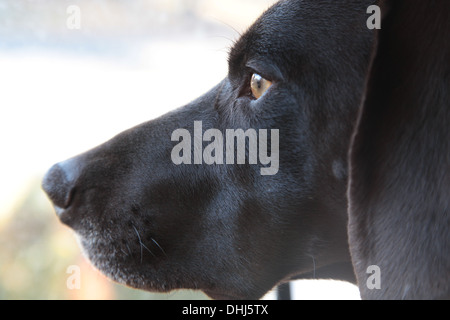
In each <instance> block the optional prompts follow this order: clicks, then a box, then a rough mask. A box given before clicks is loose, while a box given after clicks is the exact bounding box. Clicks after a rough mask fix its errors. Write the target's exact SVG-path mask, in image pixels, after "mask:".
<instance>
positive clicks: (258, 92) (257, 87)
mask: <svg viewBox="0 0 450 320" xmlns="http://www.w3.org/2000/svg"><path fill="white" fill-rule="evenodd" d="M271 85H272V82H271V81H269V80H267V79H264V78H263V77H261V76H260V75H259V74H257V73H254V74H253V75H252V79H251V80H250V89H251V90H252V94H253V97H255V99H259V98H260V97H261V96H262V95H263V94H264V92H266V91H267V89H269V88H270V86H271Z"/></svg>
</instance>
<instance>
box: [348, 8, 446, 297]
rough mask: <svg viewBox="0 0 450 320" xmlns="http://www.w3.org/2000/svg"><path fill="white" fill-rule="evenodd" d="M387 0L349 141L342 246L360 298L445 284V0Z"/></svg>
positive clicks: (442, 289)
mask: <svg viewBox="0 0 450 320" xmlns="http://www.w3.org/2000/svg"><path fill="white" fill-rule="evenodd" d="M388 4H389V12H388V13H387V14H386V15H385V17H384V19H383V21H382V25H381V30H378V31H377V32H378V36H377V48H376V52H375V54H374V58H373V61H372V65H371V70H370V72H369V74H368V78H367V82H366V90H365V97H364V98H363V102H362V105H361V109H360V111H359V112H360V113H359V116H358V121H357V125H356V129H355V132H354V135H353V138H352V143H351V148H350V151H349V179H350V181H349V189H348V197H349V242H350V251H351V255H352V260H353V265H354V268H355V272H356V275H357V279H358V285H359V288H360V291H361V296H362V298H368V299H377V298H381V299H385V298H387V299H391V298H392V299H416V298H418V299H421V298H422V299H428V298H443V297H448V295H449V294H450V254H449V253H450V231H449V228H450V92H449V91H450V41H449V35H450V2H449V1H446V0H435V1H422V0H408V1H400V0H396V1H391V2H390V3H388ZM385 8H387V7H385ZM382 9H383V8H382ZM374 266H375V267H374Z"/></svg>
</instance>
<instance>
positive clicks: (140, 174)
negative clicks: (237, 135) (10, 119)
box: [43, 0, 450, 299]
mask: <svg viewBox="0 0 450 320" xmlns="http://www.w3.org/2000/svg"><path fill="white" fill-rule="evenodd" d="M373 2H374V1H369V0H367V1H366V0H353V1H351V0H348V1H332V0H329V1H327V0H323V1H317V0H314V1H306V0H304V1H300V0H288V1H281V2H279V3H278V4H276V5H275V6H273V7H272V8H270V9H269V10H268V11H267V12H265V13H264V15H263V16H262V17H261V18H260V19H259V20H257V21H256V22H255V24H254V25H253V26H252V27H251V28H250V29H249V30H248V31H247V32H246V33H245V34H244V35H243V36H242V37H241V38H240V40H239V41H238V42H237V43H236V44H235V45H234V47H233V48H232V50H231V52H230V56H229V74H228V76H227V78H225V79H224V80H223V81H222V82H221V83H220V84H218V85H217V86H216V87H215V88H214V89H212V90H211V91H210V92H209V93H207V94H205V95H204V96H202V97H201V98H199V99H198V100H196V101H194V102H192V103H190V104H189V105H187V106H185V107H183V108H181V109H178V110H176V111H174V112H171V113H169V114H167V115H165V116H163V117H161V118H158V119H156V120H153V121H150V122H147V123H144V124H142V125H139V126H137V127H135V128H132V129H130V130H128V131H125V132H123V133H121V134H119V135H118V136H116V137H115V138H113V139H112V140H110V141H108V142H106V143H105V144H103V145H101V146H99V147H97V148H95V149H92V150H91V151H88V152H86V153H84V154H82V155H79V156H77V157H75V158H72V159H69V160H67V161H65V162H62V163H59V164H56V165H55V166H53V167H52V169H50V171H49V172H48V173H47V175H46V177H45V179H44V182H43V188H44V190H45V191H46V192H47V194H48V195H49V197H50V199H51V200H52V201H53V203H54V204H55V207H56V211H57V213H58V216H59V218H60V219H61V221H62V222H63V223H65V224H67V225H69V226H70V227H71V228H73V229H74V230H75V231H76V233H77V234H78V236H79V237H80V240H81V244H82V246H83V249H84V251H85V253H86V255H87V256H88V257H89V259H90V260H91V261H92V263H93V264H94V265H95V266H96V267H97V268H99V269H100V270H101V271H102V272H103V273H105V274H106V275H108V276H109V277H110V278H112V279H114V280H115V281H118V282H120V283H124V284H126V285H129V286H132V287H135V288H140V289H145V290H150V291H164V292H165V291H170V290H173V289H178V288H189V289H199V290H203V291H204V292H205V293H207V294H208V295H209V296H210V297H212V298H243V299H257V298H260V297H261V296H263V295H264V294H265V293H266V292H267V291H268V290H270V289H271V288H272V287H274V286H275V285H277V284H279V283H281V282H284V281H288V280H291V279H295V278H310V277H313V275H314V276H315V277H316V278H334V279H344V280H349V281H355V280H357V281H358V285H359V287H360V290H361V293H362V297H363V298H440V297H445V296H446V295H447V294H448V293H449V288H450V261H449V252H450V250H449V249H450V239H449V231H448V229H449V226H450V218H449V217H450V213H449V210H450V202H449V201H450V200H449V199H450V193H449V192H450V167H449V165H450V133H449V132H450V130H449V125H450V106H449V101H450V97H449V81H450V76H449V74H450V73H449V61H450V49H449V48H450V46H449V40H448V35H449V34H450V28H449V27H450V22H449V21H450V19H449V12H450V10H449V9H450V7H449V2H448V1H445V0H442V1H418V0H414V1H412V0H411V1H400V0H399V1H392V2H386V3H385V2H382V3H378V5H379V6H380V7H381V11H382V15H383V21H382V25H381V27H382V29H381V30H376V29H375V30H371V29H369V28H368V27H367V23H366V22H367V19H368V18H369V14H368V13H367V8H368V7H369V6H370V5H372V4H374V3H373ZM359 111H360V112H359ZM196 121H201V129H200V132H198V131H199V129H198V127H197V128H196V129H195V128H194V127H195V126H196V125H195V124H194V122H196ZM198 123H199V122H197V124H198ZM178 129H185V130H184V131H183V132H188V133H189V134H190V136H191V137H193V142H192V143H191V141H189V143H187V146H192V147H193V148H192V154H191V151H190V150H189V151H188V152H187V151H186V149H183V150H181V151H180V150H178V151H179V152H175V154H176V155H178V156H180V157H182V158H183V159H185V160H186V159H188V160H192V159H194V160H192V163H193V164H188V161H180V162H181V163H177V164H175V163H174V161H173V155H174V150H175V149H174V148H175V147H176V146H177V145H178V144H179V143H181V138H180V137H175V139H174V137H173V133H174V132H175V131H176V130H178ZM208 129H217V130H218V131H220V132H223V134H224V137H227V136H226V135H225V132H226V131H227V129H228V130H230V129H233V130H235V132H237V129H243V130H244V131H246V130H254V132H259V133H260V132H261V131H260V129H268V131H271V130H272V129H276V130H278V132H279V141H276V140H274V139H272V140H271V139H269V137H268V139H267V140H269V141H270V143H268V145H266V147H267V150H266V151H268V154H269V153H270V152H272V156H273V155H276V156H277V161H278V162H277V163H274V166H275V165H276V166H277V167H276V172H275V171H274V172H273V174H266V175H264V174H261V169H262V168H265V167H267V165H266V163H263V162H262V161H260V162H258V163H256V164H254V163H251V162H250V160H249V157H250V154H251V151H252V149H251V147H250V146H249V145H250V144H251V142H250V140H251V138H250V135H248V136H247V137H246V138H245V139H248V144H247V145H246V148H245V149H244V150H245V152H246V156H247V157H246V162H245V164H230V163H228V162H227V163H225V161H223V163H220V161H216V162H214V163H213V164H207V163H204V162H202V161H198V160H199V158H198V152H199V149H200V155H201V151H202V150H203V149H205V148H206V147H207V146H208V145H209V143H208V141H212V140H213V139H212V138H211V139H210V140H208V139H205V136H203V137H202V135H203V134H204V133H205V132H206V130H208ZM246 132H249V131H246ZM199 133H200V137H198V134H199ZM273 136H274V132H272V137H273ZM352 137H353V138H352ZM260 138H261V136H260ZM215 139H216V142H217V140H218V139H219V138H218V137H217V136H215ZM229 139H230V138H229ZM229 139H228V140H229ZM232 139H234V138H232ZM202 140H203V141H202ZM228 140H227V143H228V142H229V141H228ZM183 142H184V141H183ZM218 145H219V147H217V148H216V149H215V154H214V156H217V154H218V153H219V154H220V151H221V150H222V151H223V149H224V148H225V147H224V146H225V144H223V145H220V144H218ZM237 148H238V143H236V146H235V147H233V148H232V149H231V150H230V149H229V148H228V147H227V150H225V151H228V152H229V151H235V150H236V149H237ZM260 149H261V145H259V148H258V150H260ZM205 150H206V149H205ZM349 150H351V151H350V161H348V158H349V157H348V155H349ZM277 151H278V152H277ZM205 152H206V151H205ZM236 152H238V151H236ZM224 153H225V152H224ZM212 154H213V153H211V155H212ZM235 155H236V154H235ZM224 157H225V156H224ZM227 157H228V155H227ZM234 158H235V157H231V158H230V159H231V160H234ZM227 159H228V158H227ZM273 159H275V158H273ZM195 160H197V161H195ZM274 161H275V160H274ZM347 168H350V172H349V173H348V170H347ZM348 181H350V183H348ZM348 185H349V187H348ZM349 204H350V205H349ZM349 207H350V210H348V208H349ZM348 223H349V226H348ZM347 230H348V231H347ZM348 232H349V236H348ZM349 244H350V246H349ZM371 265H376V266H377V267H379V269H378V272H380V273H381V276H380V278H379V279H378V280H379V281H380V283H379V284H378V285H379V286H378V287H375V288H369V287H368V286H367V280H368V277H369V276H370V274H368V273H367V272H368V271H367V270H368V267H369V266H371ZM355 273H356V278H355Z"/></svg>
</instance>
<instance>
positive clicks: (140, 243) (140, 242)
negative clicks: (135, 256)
mask: <svg viewBox="0 0 450 320" xmlns="http://www.w3.org/2000/svg"><path fill="white" fill-rule="evenodd" d="M133 229H134V231H136V234H137V236H138V239H139V245H140V248H141V263H142V241H141V236H140V235H139V232H138V231H137V229H136V227H135V226H133Z"/></svg>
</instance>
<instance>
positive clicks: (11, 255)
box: [0, 0, 359, 299]
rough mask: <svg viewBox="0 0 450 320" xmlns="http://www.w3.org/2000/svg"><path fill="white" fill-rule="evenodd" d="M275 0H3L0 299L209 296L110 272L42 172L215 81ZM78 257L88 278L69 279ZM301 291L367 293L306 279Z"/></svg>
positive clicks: (300, 294)
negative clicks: (132, 284)
mask: <svg viewBox="0 0 450 320" xmlns="http://www.w3.org/2000/svg"><path fill="white" fill-rule="evenodd" d="M274 2H275V1H274V0H109V1H108V0H70V1H66V0H0V150H1V156H0V299H206V298H207V297H206V296H205V295H203V294H202V293H198V292H193V291H186V290H184V291H176V292H171V293H168V294H153V293H147V292H143V291H138V290H133V289H129V288H126V287H124V286H121V285H116V284H114V283H112V282H110V281H109V280H108V279H106V278H105V277H104V276H102V275H101V274H99V273H98V272H97V271H96V270H94V269H93V268H92V267H91V266H90V265H89V263H88V262H87V261H86V260H85V259H84V258H83V257H82V255H81V253H80V250H79V248H78V245H77V243H76V241H75V238H74V236H73V234H72V232H71V231H70V230H69V228H67V227H65V226H63V225H61V224H60V223H59V222H58V220H57V218H56V216H55V213H54V211H53V208H52V207H51V205H50V202H49V201H48V200H47V198H46V196H45V195H44V194H43V192H42V191H41V189H40V182H41V179H42V177H43V175H44V173H45V172H46V170H47V169H49V168H50V166H51V165H53V164H54V163H56V162H58V161H61V160H64V159H67V158H69V157H72V156H74V155H76V154H78V153H81V152H84V151H86V150H88V149H90V148H92V147H94V146H96V145H98V144H100V143H102V142H104V141H106V140H108V139H110V138H111V137H113V136H114V135H116V134H117V133H119V132H121V131H123V130H125V129H127V128H129V127H132V126H134V125H136V124H139V123H141V122H144V121H147V120H150V119H152V118H155V117H157V116H159V115H162V114H164V113H166V112H167V111H169V110H171V109H174V108H177V107H180V106H182V105H184V104H186V103H188V102H190V101H191V100H193V99H195V98H196V97H198V96H200V95H201V94H203V93H204V92H206V91H207V90H209V89H210V88H212V87H213V86H214V85H215V84H216V83H218V82H219V81H220V80H221V79H223V78H224V77H225V76H226V74H227V53H228V50H229V48H230V47H231V46H232V44H233V41H235V40H236V39H237V38H238V37H239V34H240V33H242V32H244V31H245V30H246V28H247V27H248V26H250V25H251V23H252V22H253V21H254V20H255V19H256V18H257V17H258V16H259V15H260V14H261V13H262V12H263V11H264V10H265V9H267V8H268V7H269V6H270V5H271V4H272V3H274ZM180 84H182V85H180ZM71 266H77V267H79V268H80V275H81V277H80V281H81V283H80V286H79V288H70V286H68V285H67V281H68V278H69V277H70V276H71V274H70V273H68V271H69V270H70V267H71ZM293 297H294V298H295V299H335V298H336V299H358V298H359V294H358V290H357V289H356V287H355V286H353V285H350V284H347V283H343V282H335V281H298V282H296V284H295V285H294V296H293ZM266 298H267V299H272V298H274V294H273V293H270V294H268V295H267V297H266Z"/></svg>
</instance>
